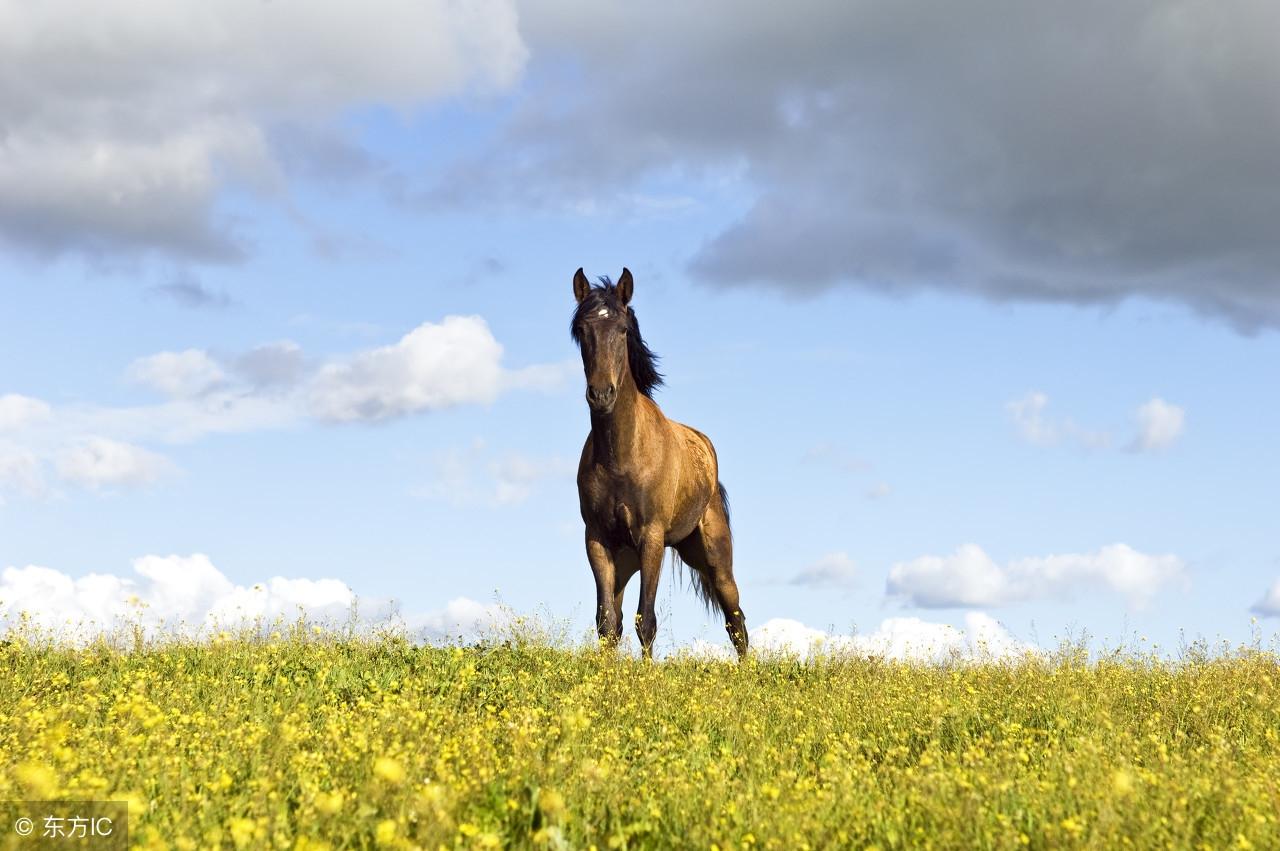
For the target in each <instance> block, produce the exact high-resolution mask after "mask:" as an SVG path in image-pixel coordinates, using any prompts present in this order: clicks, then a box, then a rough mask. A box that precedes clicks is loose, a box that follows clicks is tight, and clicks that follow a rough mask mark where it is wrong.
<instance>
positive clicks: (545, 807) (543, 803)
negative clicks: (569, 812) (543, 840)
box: [538, 789, 565, 821]
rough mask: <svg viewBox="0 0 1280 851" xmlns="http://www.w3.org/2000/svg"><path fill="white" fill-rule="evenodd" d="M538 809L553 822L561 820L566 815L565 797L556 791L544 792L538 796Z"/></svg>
mask: <svg viewBox="0 0 1280 851" xmlns="http://www.w3.org/2000/svg"><path fill="white" fill-rule="evenodd" d="M538 809H539V810H540V811H541V812H542V814H543V815H544V816H546V817H547V818H549V819H551V820H552V821H555V820H556V819H559V818H560V816H562V815H563V814H564V809H565V807H564V795H561V794H560V793H559V792H557V791H556V790H554V789H547V790H544V791H543V792H542V793H541V794H540V795H538Z"/></svg>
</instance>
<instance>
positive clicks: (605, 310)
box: [596, 307, 609, 316]
mask: <svg viewBox="0 0 1280 851" xmlns="http://www.w3.org/2000/svg"><path fill="white" fill-rule="evenodd" d="M608 315H609V308H607V307H602V308H600V309H599V310H598V311H596V316H608Z"/></svg>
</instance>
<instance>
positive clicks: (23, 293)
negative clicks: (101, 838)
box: [0, 2, 1280, 652]
mask: <svg viewBox="0 0 1280 851" xmlns="http://www.w3.org/2000/svg"><path fill="white" fill-rule="evenodd" d="M77 5H78V4H76V3H73V2H66V3H61V4H52V6H54V7H59V8H57V9H51V10H49V11H47V12H44V11H39V10H35V9H33V8H29V7H25V6H23V7H14V8H13V9H10V10H8V12H9V15H10V17H11V18H12V19H13V21H12V23H13V26H11V27H7V33H6V35H4V36H0V47H2V48H4V52H5V55H8V56H11V57H14V58H13V59H12V60H11V61H10V63H9V65H8V66H7V67H6V68H5V70H4V71H3V74H4V76H5V85H0V106H3V107H6V108H5V109H4V110H3V114H5V115H7V116H11V117H9V118H6V119H5V121H6V124H5V125H3V126H4V129H5V131H6V136H5V139H6V141H5V142H4V143H3V144H0V288H2V289H3V294H4V305H5V310H4V312H3V315H0V364H3V366H0V500H2V503H0V568H3V569H4V570H5V573H4V577H3V580H2V581H0V606H7V607H8V608H7V609H5V611H6V612H7V613H8V614H7V616H8V617H10V618H12V617H14V616H15V612H16V611H17V610H18V609H19V608H26V609H29V610H36V611H39V612H40V613H41V615H42V617H43V618H44V620H45V621H46V622H48V623H56V622H59V621H60V620H65V619H67V618H70V619H73V620H76V619H79V620H84V619H94V618H97V619H100V620H108V619H110V618H111V617H114V616H116V615H118V614H120V613H122V612H125V611H129V608H128V606H129V605H131V604H129V603H128V602H127V601H128V599H129V598H130V597H139V598H141V599H142V600H143V601H145V602H146V603H147V604H148V606H149V607H150V611H153V612H154V613H156V615H157V616H165V617H182V618H186V619H191V620H200V619H202V618H203V617H205V616H206V615H207V614H208V613H209V612H226V611H229V608H228V607H230V608H235V606H236V605H241V604H243V605H244V606H246V607H248V609H249V610H251V611H254V612H265V613H268V614H270V613H277V612H287V613H288V612H292V611H295V610H296V608H297V607H298V606H303V607H305V608H307V609H308V610H309V611H312V612H314V613H321V614H323V613H332V612H335V611H339V610H341V609H343V608H344V607H345V606H346V605H347V604H348V603H349V601H350V598H351V597H352V596H356V597H359V599H360V600H361V601H363V602H362V606H367V611H369V612H373V613H377V612H381V611H383V610H385V608H386V607H387V605H388V601H389V600H392V599H394V600H395V601H397V604H396V605H397V606H398V609H399V611H400V613H401V614H402V615H404V616H405V617H406V618H407V619H409V620H410V621H411V623H413V624H414V625H415V627H417V628H419V629H422V630H423V631H425V632H427V633H441V632H448V631H450V630H453V629H471V628H475V625H476V623H477V621H478V620H480V619H482V618H483V617H485V616H488V615H489V614H490V613H491V612H492V608H491V607H492V606H493V605H494V604H495V603H499V602H500V603H502V604H504V605H505V606H508V607H510V609H512V610H514V611H516V612H520V613H535V614H537V615H538V616H539V617H543V618H550V619H555V620H560V621H563V622H566V623H568V624H569V625H570V627H571V628H572V629H573V630H574V631H575V634H576V633H578V632H582V631H585V630H587V629H588V628H589V627H590V623H591V617H592V610H591V609H592V605H593V586H592V580H591V576H590V572H589V570H588V568H587V565H586V560H585V557H584V555H583V551H582V542H581V538H582V528H581V527H582V524H581V520H580V518H579V517H578V513H577V497H576V490H575V485H574V481H573V471H574V469H575V467H576V461H577V456H578V452H579V451H580V448H581V445H582V441H583V439H584V437H585V435H586V432H587V430H588V428H589V420H588V416H587V410H586V405H585V402H584V401H583V398H582V390H583V387H582V384H583V382H582V376H581V367H580V361H579V360H578V355H577V352H576V350H575V349H574V348H573V345H572V343H571V341H570V340H569V336H568V328H567V322H568V317H569V314H570V312H571V309H572V306H573V296H572V290H571V280H572V276H573V272H574V270H575V269H577V268H578V267H579V266H583V267H585V269H586V271H587V272H588V274H591V275H593V276H594V275H604V274H608V275H613V276H616V275H617V274H618V273H619V272H620V271H621V269H622V267H623V266H627V267H629V268H630V269H631V270H632V271H633V273H634V274H635V279H636V295H635V300H634V307H635V309H636V312H637V315H638V316H639V319H640V321H641V324H642V327H643V330H644V334H645V338H646V340H647V341H648V342H649V344H650V346H651V347H652V348H653V349H654V350H655V351H657V352H658V354H659V355H660V356H661V358H662V368H663V371H664V372H665V373H666V375H667V386H666V387H665V388H663V390H662V391H661V392H660V393H659V395H658V401H659V402H660V404H661V405H662V406H663V408H664V410H665V411H666V413H667V414H668V415H669V416H671V417H672V418H674V419H678V420H680V421H683V422H687V423H689V424H691V425H693V426H695V427H696V428H699V429H700V430H702V431H704V432H706V433H707V434H708V435H709V436H710V437H711V438H712V440H713V441H714V442H715V444H716V447H717V449H718V451H719V456H720V460H721V476H722V479H723V480H724V482H725V485H726V486H727V487H728V489H729V492H730V495H731V498H732V502H733V510H734V522H735V532H736V573H737V575H738V579H739V584H740V587H741V589H742V595H743V607H744V610H745V611H746V614H747V617H748V623H749V625H750V626H752V627H760V628H762V629H763V630H764V632H763V635H764V636H765V639H766V642H765V643H768V642H769V641H773V642H774V643H778V642H784V641H788V640H793V639H794V640H800V641H802V640H807V639H808V637H811V636H812V635H814V634H815V633H814V632H813V631H814V630H820V631H822V632H823V633H830V634H835V635H848V634H850V633H851V632H853V631H855V630H856V632H857V633H858V634H860V635H863V636H866V637H868V638H869V639H883V640H885V641H890V642H892V641H894V640H897V641H902V640H907V639H911V638H912V637H921V638H928V637H929V636H934V635H935V634H936V630H937V627H936V625H937V624H950V625H952V626H954V627H956V628H957V629H958V630H960V631H961V632H959V633H958V634H959V635H961V636H963V637H965V638H966V639H973V638H974V637H975V636H976V635H977V634H978V633H980V632H981V633H983V635H984V636H985V639H986V640H990V641H993V642H996V643H1003V645H1007V646H1018V645H1021V644H1025V643H1032V644H1036V645H1039V646H1053V645H1054V644H1055V643H1056V641H1057V640H1058V638H1060V637H1074V636H1079V635H1080V634H1082V633H1085V632H1087V633H1088V634H1090V635H1092V636H1093V637H1094V641H1095V644H1110V645H1114V644H1117V643H1120V642H1140V641H1141V640H1142V639H1143V637H1145V639H1146V640H1147V641H1148V642H1150V643H1158V644H1159V645H1160V646H1162V647H1164V648H1167V649H1169V650H1170V651H1173V652H1176V648H1177V647H1178V645H1179V641H1180V636H1183V635H1185V636H1186V637H1187V638H1188V639H1190V638H1195V637H1200V636H1203V637H1205V638H1208V639H1210V640H1213V639H1216V638H1219V637H1221V638H1225V639H1228V640H1231V641H1244V640H1249V639H1250V637H1251V635H1252V630H1253V628H1254V627H1253V625H1252V624H1251V617H1255V616H1256V617H1259V618H1262V619H1263V621H1262V624H1261V626H1262V628H1263V630H1264V634H1266V635H1270V634H1271V632H1272V631H1273V630H1274V623H1275V621H1274V620H1267V619H1268V618H1271V617H1274V616H1276V615H1280V584H1278V583H1280V542H1278V541H1277V535H1276V531H1275V521H1274V517H1273V515H1274V510H1273V509H1274V506H1275V505H1276V504H1277V501H1278V497H1280V484H1278V482H1280V475H1278V474H1280V461H1278V460H1277V456H1276V454H1275V453H1274V451H1272V450H1273V444H1274V436H1275V435H1276V434H1277V433H1280V403H1277V401H1276V398H1275V393H1274V387H1275V386H1276V376H1277V373H1276V364H1277V363H1278V362H1280V342H1278V338H1277V335H1276V328H1277V326H1280V285H1278V284H1277V283H1276V268H1277V267H1276V259H1277V258H1276V257H1275V254H1274V252H1275V249H1274V246H1275V245H1276V244H1280V243H1278V242H1277V241H1276V239H1275V238H1276V237H1277V236H1280V234H1277V233H1276V232H1275V231H1276V228H1277V227H1278V226H1277V224H1276V222H1277V221H1280V218H1277V217H1271V216H1269V215H1268V214H1269V213H1270V212H1271V211H1273V210H1274V209H1275V208H1276V207H1280V190H1277V188H1276V187H1277V186H1280V182H1276V181H1273V180H1271V179H1270V178H1271V177H1272V176H1274V174H1275V173H1276V171H1277V170H1278V169H1280V162H1278V161H1277V155H1276V154H1275V153H1274V152H1275V151H1276V150H1280V145H1277V144H1275V143H1277V142H1280V138H1276V136H1277V133H1276V128H1277V127H1280V112H1277V110H1278V109H1280V108H1278V107H1277V106H1276V105H1275V104H1274V103H1272V100H1273V99H1270V98H1267V97H1264V94H1265V93H1266V92H1269V91H1274V84H1276V83H1280V65H1278V64H1277V62H1276V61H1275V60H1274V59H1273V58H1268V56H1269V54H1266V53H1265V52H1261V49H1260V46H1259V45H1257V44H1256V43H1255V42H1256V39H1255V37H1254V36H1253V33H1254V32H1256V31H1259V30H1260V28H1262V27H1265V26H1269V25H1270V24H1271V23H1274V22H1269V21H1259V20H1257V19H1256V18H1257V16H1264V17H1265V16H1269V15H1273V14H1274V13H1272V12H1270V11H1267V10H1258V9H1256V8H1253V7H1250V6H1247V5H1244V4H1236V3H1225V4H1223V3H1217V4H1202V3H1190V2H1184V3H1174V4H1150V5H1147V4H1138V5H1137V6H1135V7H1134V8H1133V9H1127V10H1122V11H1116V10H1111V9H1107V8H1103V7H1099V8H1090V9H1088V10H1086V11H1085V12H1083V13H1081V14H1079V15H1069V14H1067V11H1066V7H1065V6H1064V7H1062V8H1058V7H1056V6H1051V5H1046V6H1043V7H1041V8H1039V10H1038V11H1025V10H1023V11H1018V9H1020V7H1017V8H1016V9H1015V8H1014V7H1010V6H1009V5H1008V4H1004V3H999V2H989V3H983V4H978V5H976V6H975V7H974V8H973V9H972V10H971V17H967V18H966V19H965V20H963V21H955V20H951V13H948V12H945V11H944V10H942V9H941V7H939V6H936V5H932V4H927V3H908V4H880V3H876V2H871V3H866V4H859V5H856V6H851V7H849V8H848V9H841V10H836V9H833V8H829V7H828V5H827V4H820V3H814V4H801V5H800V6H798V7H796V8H795V9H792V10H789V11H787V12H786V13H785V14H784V13H783V12H780V11H779V10H775V9H772V8H771V7H766V6H763V5H761V6H755V5H752V4H747V5H746V6H743V7H741V11H740V13H739V14H738V15H737V16H736V17H734V18H733V19H732V20H731V21H730V20H727V19H725V18H724V17H723V16H721V17H719V18H717V16H716V13H715V10H714V9H713V8H711V7H708V8H707V9H706V10H699V11H697V12H689V11H682V12H680V13H672V14H665V15H664V14H659V13H657V12H655V11H652V10H646V9H642V8H640V7H632V6H627V5H615V4H592V5H591V6H580V7H575V6H574V5H572V4H566V5H561V4H551V3H528V4H519V5H516V6H511V5H509V4H507V3H502V2H492V3H485V4H475V5H473V6H469V7H468V8H467V9H465V10H460V9H459V7H455V6H453V5H450V4H445V3H437V4H410V3H395V2H388V3H385V4H375V6H376V8H374V10H373V11H372V12H369V13H368V15H367V17H366V16H365V14H364V13H362V14H361V15H360V16H357V17H353V15H355V13H354V12H352V11H349V10H346V9H343V8H342V7H340V6H336V5H335V6H333V7H330V6H327V5H325V4H320V5H318V6H314V9H313V8H312V7H311V6H309V7H308V9H309V10H311V11H308V12H307V13H306V14H307V16H309V20H311V23H312V25H311V27H310V28H309V29H308V30H307V31H306V32H304V33H302V34H301V35H298V34H296V33H295V31H294V30H293V29H292V28H291V25H292V23H293V22H296V20H297V18H298V16H299V15H302V14H303V10H302V9H301V7H300V6H298V5H297V4H290V3H276V4H273V8H272V9H271V10H270V11H265V10H266V7H259V6H257V5H255V4H248V3H246V4H227V5H226V6H225V7H222V8H220V10H219V11H213V12H208V11H207V10H206V11H204V12H202V11H201V7H198V6H196V5H190V6H188V5H186V4H177V5H176V6H172V5H170V7H169V11H168V13H166V14H164V15H160V16H158V17H157V16H156V15H155V14H154V12H155V10H152V11H151V13H148V12H147V11H146V10H145V9H143V7H140V6H136V4H134V5H119V6H118V7H113V8H112V9H108V10H107V11H103V12H98V13H91V12H89V11H86V9H79V10H78V12H79V14H73V12H77V9H76V8H75V7H76V6H77ZM111 5H112V4H96V6H95V8H97V7H103V8H105V7H108V6H111ZM712 6H714V4H712ZM62 7H65V8H62ZM1170 7H1178V8H1177V9H1172V8H1170ZM148 14H151V17H148ZM1010 14H1016V15H1021V16H1025V17H1026V18H1027V20H1026V21H1024V22H1022V23H1023V24H1024V25H1025V31H1026V32H1027V33H1028V34H1029V35H1028V38H1027V39H1026V42H1027V43H1026V44H1019V45H1010V44H1008V43H1007V42H1008V40H1007V39H1002V38H1001V37H1000V36H999V32H1000V26H1001V25H1002V24H1001V22H1002V21H1007V19H1008V16H1009V15H1010ZM202 15H204V16H202ZM1063 16H1065V17H1066V18H1068V19H1069V20H1070V27H1068V31H1069V32H1071V33H1072V35H1073V37H1075V38H1077V39H1078V42H1073V43H1072V44H1069V45H1067V46H1065V47H1064V46H1063V45H1062V44H1061V33H1062V32H1063V30H1062V29H1061V27H1062V25H1063V20H1062V18H1063ZM1179 16H1181V17H1179ZM1178 21H1182V22H1183V23H1185V22H1187V21H1191V22H1192V23H1195V24H1196V27H1198V29H1197V28H1195V27H1193V28H1192V29H1193V30H1194V31H1195V32H1200V33H1211V34H1212V39H1211V40H1213V42H1214V43H1215V44H1217V45H1218V46H1219V47H1222V48H1223V49H1224V51H1225V52H1224V55H1227V56H1230V57H1234V58H1232V59H1230V60H1223V61H1222V62H1220V63H1216V64H1214V63H1206V62H1205V61H1204V57H1203V50H1202V42H1200V41H1197V40H1196V39H1195V38H1192V36H1191V35H1190V34H1189V33H1188V31H1187V30H1186V29H1185V28H1184V27H1183V26H1182V25H1181V24H1179V23H1178ZM957 28H958V29H957ZM210 32H213V33H216V34H217V37H216V38H213V37H210V36H209V33H210ZM286 33H289V34H292V35H291V36H290V37H289V38H285V37H284V34H286ZM948 33H949V35H948ZM1055 33H1057V34H1058V35H1055ZM1126 38H1128V39H1131V40H1130V41H1126V40H1125V39H1126ZM1113 40H1116V41H1115V44H1117V45H1119V46H1120V47H1122V48H1123V49H1121V50H1119V51H1115V52H1110V53H1108V52H1107V48H1108V45H1112V41H1113ZM1072 45H1074V46H1072ZM1080 45H1086V46H1092V47H1097V48H1098V49H1100V50H1102V51H1103V52H1104V53H1105V54H1106V58H1105V59H1101V60H1098V61H1096V62H1092V63H1088V62H1081V60H1080V56H1079V50H1080V49H1081V48H1080ZM1113 46H1114V45H1113ZM993 50H994V51H996V53H995V54H992V53H991V51H993ZM991 55H995V56H997V57H998V58H999V59H1000V63H997V64H998V65H999V67H1000V68H1001V69H1003V70H1001V72H1000V73H998V74H994V72H993V71H992V68H991V66H990V64H989V63H986V62H984V61H982V60H981V59H980V57H981V56H991ZM55 67H56V68H61V69H63V72H64V73H60V74H53V73H49V70H50V69H52V68H55ZM993 74H994V76H993ZM1048 100H1052V101H1053V102H1054V103H1056V104H1058V105H1059V108H1058V109H1056V110H1054V111H1052V112H1051V111H1046V110H1040V109H1035V108H1034V106H1035V105H1036V104H1040V103H1044V102H1047V101H1048ZM197 554H200V555H202V556H203V558H197V557H196V555H197ZM90 576H96V577H97V579H96V580H86V579H85V578H86V577H90ZM273 577H283V578H284V579H287V580H291V581H290V582H277V583H276V584H274V585H272V584H270V582H271V580H272V578H273ZM322 580H336V582H328V583H325V582H323V581H322ZM77 581H78V583H77ZM258 583H263V584H264V590H260V591H254V590H253V586H254V585H255V584H258ZM634 585H635V587H633V588H631V589H629V591H630V593H629V596H628V603H627V605H628V606H633V605H634V602H633V601H634V599H635V598H636V596H637V594H638V583H635V584H634ZM246 589H247V590H246ZM255 594H256V595H257V596H256V597H255V596H254V595H255ZM229 601H231V602H229ZM246 601H250V602H246ZM659 606H660V618H661V623H660V633H659V640H660V642H661V643H663V644H664V645H665V646H666V647H667V648H669V647H671V646H674V645H676V644H687V643H689V642H691V641H697V640H703V641H708V642H711V643H713V644H716V645H723V646H724V647H727V641H726V640H725V639H724V636H723V632H722V630H721V628H720V626H719V624H718V623H717V619H715V618H712V617H710V616H707V615H705V614H704V613H703V612H702V611H701V610H700V609H699V607H698V606H697V604H696V603H695V601H694V599H693V596H692V594H691V593H690V592H689V591H688V589H687V588H684V587H681V585H680V584H679V582H677V581H673V576H672V574H671V573H670V571H669V569H668V572H667V573H666V575H665V576H664V585H663V589H662V591H661V593H660V595H659ZM255 607H256V608H255Z"/></svg>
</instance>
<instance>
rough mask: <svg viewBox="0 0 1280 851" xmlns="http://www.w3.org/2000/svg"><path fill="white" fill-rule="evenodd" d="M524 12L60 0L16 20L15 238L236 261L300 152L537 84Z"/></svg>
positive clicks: (2, 17)
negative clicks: (246, 197)
mask: <svg viewBox="0 0 1280 851" xmlns="http://www.w3.org/2000/svg"><path fill="white" fill-rule="evenodd" d="M526 55H527V51H526V49H525V46H524V44H523V42H522V40H521V38H520V35H519V33H518V31H517V27H516V11H515V8H514V5H513V4H512V3H511V2H509V0H478V2H472V3H455V2H449V0H425V2H422V1H420V0H379V2H376V3H374V4H372V5H366V6H356V5H352V4H344V3H340V2H332V0H318V2H312V3H306V4H300V3H294V2H273V3H261V2H256V0H228V2H219V3H213V4H209V3H200V2H196V0H174V1H173V2H157V1H156V0H142V2H128V0H102V2H86V0H50V1H49V2H42V3H6V4H4V6H3V7H2V8H0V56H4V57H5V67H6V73H7V74H8V76H9V77H10V78H11V79H21V80H26V81H28V83H29V84H27V85H23V86H6V87H3V88H2V89H0V113H3V114H4V115H5V140H4V144H3V145H0V238H6V237H7V238H8V240H9V241H10V242H12V243H13V244H15V245H18V246H20V247H22V248H24V249H26V250H28V251H31V252H35V253H37V254H46V255H52V254H56V253H59V252H62V251H68V250H70V251H80V252H83V253H86V254H90V255H95V256H97V255H112V254H126V255H128V254H137V253H143V252H151V251H159V252H165V253H168V254H174V255H180V256H182V257H189V258H197V259H205V260H227V259H232V258H234V257H236V256H238V255H239V254H240V253H241V251H242V248H241V245H240V240H239V239H238V238H237V237H236V235H234V234H233V232H232V231H231V229H230V227H229V226H228V225H227V224H226V223H225V222H222V221H219V220H218V218H217V216H216V215H215V202H216V200H217V198H218V197H219V195H220V193H221V192H222V190H223V188H224V187H225V186H226V185H227V184H228V183H229V182H234V183H236V184H237V185H239V186H243V187H248V188H249V189H251V190H255V191H257V192H259V193H260V194H264V195H265V194H273V193H278V190H279V188H280V184H281V183H282V180H283V174H284V172H285V171H286V170H287V169H286V168H285V167H283V166H282V161H286V162H287V160H288V158H289V157H290V156H291V155H294V152H296V151H298V150H304V149H309V148H316V149H322V148H323V145H314V144H313V145H310V146H307V145H303V144H301V143H300V142H298V140H296V139H295V140H294V141H295V144H292V145H281V146H278V149H277V146H276V145H275V144H274V143H273V139H272V133H273V132H275V130H276V129H277V128H278V127H279V126H280V125H283V124H289V125H291V126H293V127H294V128H295V129H294V131H293V133H294V136H298V135H299V134H303V135H304V137H314V138H318V139H324V138H326V137H328V136H332V135H334V134H335V133H337V132H338V131H336V130H335V129H333V126H332V122H333V121H334V120H335V119H337V118H339V117H340V116H342V115H343V114H344V113H345V112H346V111H348V110H349V109H350V108H353V107H357V106H365V105H368V104H385V105H391V106H395V107H399V108H401V109H411V108H413V107H415V106H416V105H418V104H421V103H424V102H427V101H429V100H431V99H434V98H438V97H441V96H446V95H451V94H456V93H459V92H464V91H467V90H470V89H482V90H493V89H501V88H504V87H506V86H508V85H510V84H511V83H512V82H513V81H514V80H515V79H516V78H517V76H518V75H519V73H520V71H521V69H522V67H523V64H524V61H525V58H526Z"/></svg>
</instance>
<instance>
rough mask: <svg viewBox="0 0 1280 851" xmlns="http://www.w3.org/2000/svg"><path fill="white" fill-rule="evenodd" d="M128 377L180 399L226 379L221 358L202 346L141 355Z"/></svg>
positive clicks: (203, 390)
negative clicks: (215, 358)
mask: <svg viewBox="0 0 1280 851" xmlns="http://www.w3.org/2000/svg"><path fill="white" fill-rule="evenodd" d="M128 376H129V379H130V380H131V381H133V382H134V383H136V384H141V385H144V386H146V387H150V388H152V389H153V390H158V391H160V392H161V393H163V394H165V395H166V396H173V397H177V398H186V397H189V396H199V395H200V394H201V393H203V392H205V391H206V390H208V389H210V388H211V387H215V386H216V385H218V384H220V383H221V382H222V381H223V380H225V379H226V374H225V373H224V372H223V371H222V367H220V366H218V363H217V361H215V360H214V359H213V358H212V357H210V356H209V354H208V353H207V352H204V351H201V350H199V349H187V350H186V351H182V352H158V353H157V354H154V355H148V356H147V357H144V358H138V359H137V360H135V361H134V362H133V364H132V365H130V367H129V371H128Z"/></svg>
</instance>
